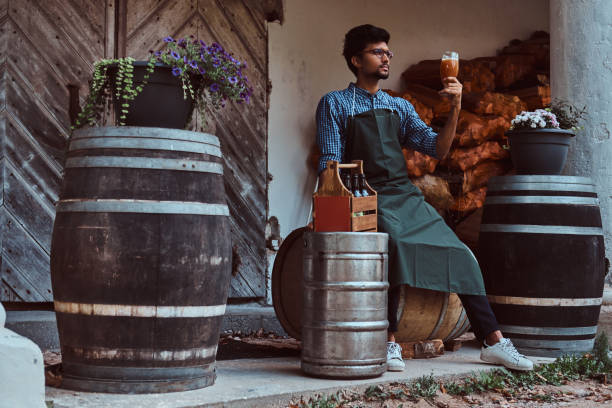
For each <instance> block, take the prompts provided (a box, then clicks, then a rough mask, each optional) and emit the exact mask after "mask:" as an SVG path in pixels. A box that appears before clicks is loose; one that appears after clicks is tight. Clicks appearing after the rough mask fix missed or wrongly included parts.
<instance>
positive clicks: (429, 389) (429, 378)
mask: <svg viewBox="0 0 612 408" xmlns="http://www.w3.org/2000/svg"><path fill="white" fill-rule="evenodd" d="M408 389H409V390H410V396H411V397H412V398H413V399H419V398H425V399H432V398H433V397H435V396H436V393H437V392H438V390H439V389H440V384H438V382H437V381H436V379H435V378H434V376H433V374H429V375H424V376H421V377H419V378H417V379H416V380H414V381H413V382H411V383H409V386H408Z"/></svg>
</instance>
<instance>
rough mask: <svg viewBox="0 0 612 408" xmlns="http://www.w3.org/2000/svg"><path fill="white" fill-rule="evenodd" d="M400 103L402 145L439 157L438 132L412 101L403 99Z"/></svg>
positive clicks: (400, 136) (400, 139)
mask: <svg viewBox="0 0 612 408" xmlns="http://www.w3.org/2000/svg"><path fill="white" fill-rule="evenodd" d="M397 99H400V98H397ZM400 104H401V107H402V109H400V120H401V123H400V135H399V142H400V145H401V146H402V147H409V148H411V149H414V150H417V151H419V152H421V153H424V154H426V155H429V156H431V157H434V158H436V159H437V158H438V157H437V155H436V146H437V143H438V134H437V133H436V132H434V130H433V129H432V128H431V127H429V126H427V124H426V123H425V122H423V121H422V120H421V118H420V117H419V115H418V113H417V112H416V110H414V107H413V106H412V104H411V103H410V102H408V101H407V100H405V99H401V102H400Z"/></svg>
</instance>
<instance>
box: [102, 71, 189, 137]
mask: <svg viewBox="0 0 612 408" xmlns="http://www.w3.org/2000/svg"><path fill="white" fill-rule="evenodd" d="M146 68H147V61H136V62H134V88H135V87H137V86H138V85H140V84H142V80H143V77H144V75H145V71H146ZM116 70H117V68H115V67H111V68H109V74H110V75H111V77H112V78H114V73H115V72H116ZM113 89H114V85H113ZM119 102H120V101H118V100H115V112H117V119H118V118H119V112H120V106H119ZM193 107H194V101H193V99H191V98H190V97H189V96H188V97H187V99H185V98H184V97H183V84H182V82H181V80H180V78H179V77H175V76H174V75H172V69H171V68H170V67H169V66H168V65H163V64H156V65H155V71H153V73H152V74H151V76H150V77H149V80H148V81H147V84H146V85H145V86H144V87H143V89H142V92H141V93H140V94H138V96H137V97H136V98H135V99H134V100H133V101H131V102H130V107H129V108H128V114H127V118H126V119H125V125H126V126H148V127H162V128H175V129H184V128H185V127H186V126H187V123H188V122H189V119H190V117H191V113H192V112H193Z"/></svg>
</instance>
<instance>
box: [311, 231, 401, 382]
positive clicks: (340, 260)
mask: <svg viewBox="0 0 612 408" xmlns="http://www.w3.org/2000/svg"><path fill="white" fill-rule="evenodd" d="M304 243H305V248H304V275H303V279H304V281H303V284H304V301H303V309H302V310H303V313H302V371H303V372H304V373H306V374H310V375H314V376H317V377H328V378H364V377H377V376H379V375H382V374H383V373H384V372H385V371H386V370H387V348H386V342H387V327H388V326H389V322H388V321H387V290H388V288H389V283H388V281H387V274H388V257H387V251H388V235H387V234H386V233H377V232H306V233H305V234H304Z"/></svg>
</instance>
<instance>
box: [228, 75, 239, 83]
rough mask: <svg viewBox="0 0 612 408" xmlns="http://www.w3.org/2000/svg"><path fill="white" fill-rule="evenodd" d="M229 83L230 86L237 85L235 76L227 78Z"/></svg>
mask: <svg viewBox="0 0 612 408" xmlns="http://www.w3.org/2000/svg"><path fill="white" fill-rule="evenodd" d="M229 81H230V84H235V83H237V82H238V78H236V77H235V76H233V77H230V78H229Z"/></svg>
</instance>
